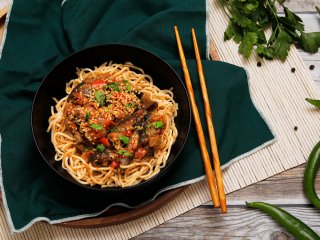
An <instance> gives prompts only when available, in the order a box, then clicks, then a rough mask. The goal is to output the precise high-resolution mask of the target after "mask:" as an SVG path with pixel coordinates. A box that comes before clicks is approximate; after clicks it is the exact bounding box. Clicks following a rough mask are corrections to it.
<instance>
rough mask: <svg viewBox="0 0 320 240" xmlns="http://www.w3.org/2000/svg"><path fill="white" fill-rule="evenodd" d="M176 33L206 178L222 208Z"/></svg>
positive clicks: (176, 28)
mask: <svg viewBox="0 0 320 240" xmlns="http://www.w3.org/2000/svg"><path fill="white" fill-rule="evenodd" d="M174 31H175V34H176V39H177V44H178V49H179V55H180V60H181V65H182V70H183V74H184V77H185V82H186V86H187V90H188V94H189V97H190V102H191V108H192V113H193V119H194V121H195V125H196V129H197V133H198V140H199V145H200V151H201V155H202V160H203V164H204V169H205V172H206V176H207V181H208V185H209V190H210V195H211V198H212V201H213V205H214V206H215V207H220V201H219V196H218V191H217V188H216V184H215V180H214V175H213V171H212V167H211V162H210V157H209V153H208V150H207V146H206V140H205V137H204V133H203V130H202V124H201V120H200V116H199V111H198V108H197V104H196V100H195V97H194V91H193V87H192V83H191V79H190V74H189V70H188V66H187V62H186V58H185V56H184V52H183V48H182V43H181V40H180V36H179V31H178V27H177V26H174Z"/></svg>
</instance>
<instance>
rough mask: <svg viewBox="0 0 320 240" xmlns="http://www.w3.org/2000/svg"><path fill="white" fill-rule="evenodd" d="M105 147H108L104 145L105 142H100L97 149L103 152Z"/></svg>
mask: <svg viewBox="0 0 320 240" xmlns="http://www.w3.org/2000/svg"><path fill="white" fill-rule="evenodd" d="M105 149H106V146H105V145H103V144H99V145H98V146H97V147H96V150H97V151H99V152H103V151H104V150H105Z"/></svg>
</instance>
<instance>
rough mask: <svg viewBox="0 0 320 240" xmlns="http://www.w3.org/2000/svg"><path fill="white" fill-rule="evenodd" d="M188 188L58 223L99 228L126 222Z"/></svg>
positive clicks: (142, 215)
mask: <svg viewBox="0 0 320 240" xmlns="http://www.w3.org/2000/svg"><path fill="white" fill-rule="evenodd" d="M186 188H187V187H186V186H185V187H180V188H177V189H173V190H170V191H168V192H165V193H163V194H161V195H160V196H159V197H157V198H156V199H155V200H154V201H152V202H150V203H148V204H146V205H144V206H143V207H140V208H135V209H127V208H123V207H112V208H110V209H109V210H108V211H106V212H104V213H102V214H101V215H99V216H97V217H93V218H85V219H81V220H75V221H69V222H64V223H58V224H56V225H58V226H62V227H72V228H98V227H106V226H111V225H116V224H120V223H126V222H129V221H132V220H135V219H137V218H141V217H144V216H146V215H148V214H150V213H153V212H154V211H156V210H158V209H159V208H161V207H163V206H164V205H166V204H167V203H168V202H170V201H172V200H173V199H174V198H176V197H177V196H178V195H179V194H181V193H182V192H183V191H184V190H185V189H186Z"/></svg>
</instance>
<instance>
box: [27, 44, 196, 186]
mask: <svg viewBox="0 0 320 240" xmlns="http://www.w3.org/2000/svg"><path fill="white" fill-rule="evenodd" d="M190 115H191V112H190V106H189V99H188V95H187V92H186V90H185V87H184V84H183V83H182V81H181V80H180V78H179V77H178V75H177V74H176V73H175V71H174V70H173V69H172V68H171V67H170V66H169V65H168V64H167V63H166V62H165V61H163V60H162V59H161V58H159V57H157V56H156V55H154V54H152V53H151V52H149V51H146V50H144V49H141V48H138V47H134V46H130V45H122V44H105V45H99V46H94V47H90V48H86V49H83V50H80V51H78V52H75V53H73V54H71V55H70V56H68V57H67V58H65V59H64V60H63V61H62V62H60V63H59V64H58V65H57V66H55V67H54V69H53V70H52V71H51V72H50V73H49V74H48V75H47V76H46V77H45V79H44V80H43V81H42V83H41V85H40V87H39V89H38V91H37V93H36V95H35V98H34V102H33V108H32V119H31V123H32V131H33V136H34V139H35V142H36V145H37V147H38V150H39V152H40V154H41V155H42V157H43V159H44V160H45V161H46V162H47V163H48V164H49V166H50V167H51V168H52V169H53V170H54V171H55V172H57V173H58V174H59V175H60V176H62V177H63V178H65V179H67V180H68V181H70V182H72V183H74V184H76V185H79V186H82V187H85V188H89V189H95V190H102V191H110V190H111V191H123V190H126V189H136V188H139V187H143V186H146V185H148V184H151V183H152V182H155V181H157V180H159V179H160V178H161V177H162V176H163V175H165V174H166V172H168V171H167V170H168V169H169V168H170V167H171V166H172V165H173V164H174V162H175V161H176V159H177V158H178V156H179V153H180V152H181V150H182V148H183V146H184V143H185V141H186V139H187V136H188V132H189V127H190V119H191V117H190Z"/></svg>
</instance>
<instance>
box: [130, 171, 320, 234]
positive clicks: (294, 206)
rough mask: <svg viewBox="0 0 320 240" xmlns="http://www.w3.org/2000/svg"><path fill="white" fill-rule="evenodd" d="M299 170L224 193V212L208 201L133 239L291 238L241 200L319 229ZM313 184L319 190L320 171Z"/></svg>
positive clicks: (319, 215) (319, 212)
mask: <svg viewBox="0 0 320 240" xmlns="http://www.w3.org/2000/svg"><path fill="white" fill-rule="evenodd" d="M303 173H304V165H302V166H300V167H296V168H293V169H291V170H289V171H285V172H283V173H281V174H278V175H276V176H273V177H271V178H269V179H267V180H265V181H262V182H259V183H256V184H253V185H251V186H249V187H246V188H244V189H241V190H239V191H236V192H233V193H230V194H228V195H227V200H228V208H229V211H228V214H221V213H220V212H219V210H217V209H214V208H212V204H211V203H210V202H208V203H206V204H203V205H201V206H200V207H197V208H195V209H193V210H191V211H189V212H187V213H185V214H182V215H180V216H179V217H176V218H174V219H172V220H169V221H168V222H166V223H164V224H162V225H160V226H158V227H156V228H154V229H151V230H149V231H147V232H145V233H143V234H141V235H139V236H138V237H136V238H134V239H136V240H138V239H168V238H170V239H236V238H237V239H293V238H292V236H291V235H290V234H289V233H287V232H286V231H285V230H284V229H283V228H282V227H280V226H279V225H278V224H276V223H275V222H274V221H273V220H272V219H271V218H270V217H268V216H266V215H265V214H263V213H261V212H259V211H257V210H251V209H248V208H247V207H246V206H245V201H248V202H250V201H264V202H268V203H271V204H276V205H277V206H280V207H282V208H284V209H285V210H287V211H288V212H290V213H291V214H293V215H295V216H296V217H298V218H299V219H301V220H302V221H304V222H305V223H307V224H308V225H309V226H310V227H312V228H313V229H314V230H315V231H316V232H318V233H320V210H317V209H315V208H314V207H313V206H311V205H310V203H309V202H308V200H307V199H306V198H305V196H304V193H303V185H302V179H303ZM316 186H317V191H318V192H320V173H319V174H318V176H317V180H316Z"/></svg>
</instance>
